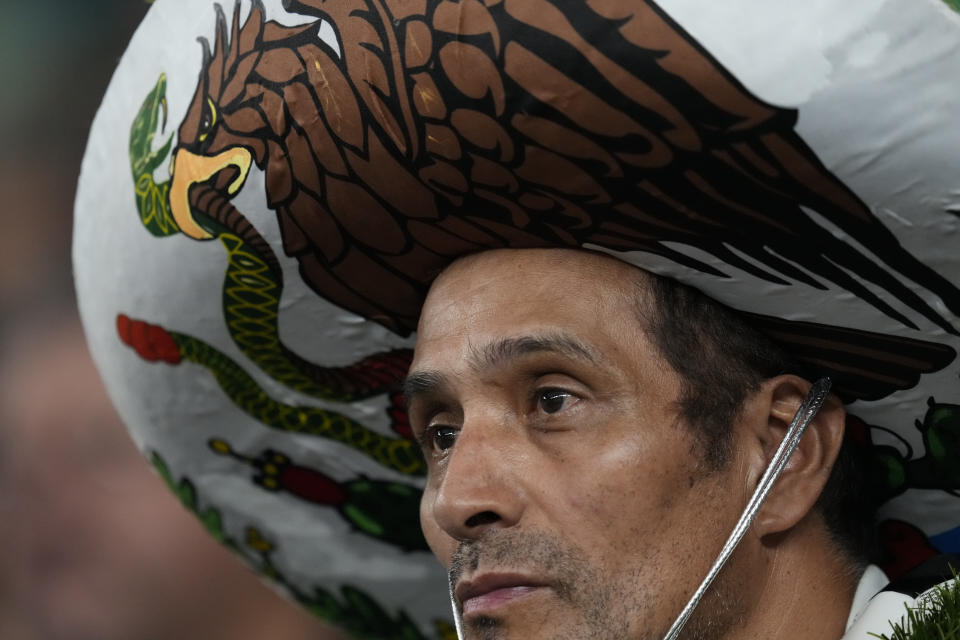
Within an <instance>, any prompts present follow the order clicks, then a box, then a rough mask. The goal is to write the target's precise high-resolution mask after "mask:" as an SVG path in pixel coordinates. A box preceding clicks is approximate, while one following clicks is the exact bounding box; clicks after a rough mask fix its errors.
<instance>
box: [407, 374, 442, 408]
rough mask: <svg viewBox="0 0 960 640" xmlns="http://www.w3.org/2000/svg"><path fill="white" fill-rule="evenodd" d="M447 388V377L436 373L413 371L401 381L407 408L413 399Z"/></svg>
mask: <svg viewBox="0 0 960 640" xmlns="http://www.w3.org/2000/svg"><path fill="white" fill-rule="evenodd" d="M447 386H449V384H448V382H447V377H446V376H445V375H443V374H442V373H439V372H437V371H414V372H413V373H411V374H409V375H408V376H407V377H406V378H404V380H403V399H404V402H405V403H406V406H407V407H408V408H409V407H410V404H411V403H412V402H413V400H414V398H417V397H419V396H425V395H430V394H436V393H437V392H439V391H441V390H443V389H445V388H446V387H447Z"/></svg>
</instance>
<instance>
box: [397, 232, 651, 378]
mask: <svg viewBox="0 0 960 640" xmlns="http://www.w3.org/2000/svg"><path fill="white" fill-rule="evenodd" d="M647 277H648V276H647V274H646V273H645V272H643V271H641V270H640V269H638V268H636V267H633V266H631V265H628V264H626V263H623V262H621V261H619V260H616V259H614V258H611V257H609V256H606V255H603V254H597V253H593V252H588V251H577V250H568V249H522V250H521V249H517V250H493V251H488V252H484V253H481V254H475V255H472V256H469V257H466V258H463V259H461V260H459V261H457V262H456V263H454V264H453V265H451V266H450V267H449V268H448V269H447V270H446V271H445V272H444V273H443V274H442V275H441V276H440V277H439V278H438V279H437V281H436V282H435V283H434V286H433V287H432V288H431V290H430V292H429V295H428V296H427V300H426V302H425V304H424V307H423V313H422V314H421V318H420V326H419V329H418V333H417V345H416V349H415V356H414V364H427V365H428V366H435V365H437V364H439V362H437V361H436V359H437V358H442V359H446V360H449V359H451V358H455V359H459V360H460V362H459V366H467V365H469V364H470V363H471V362H474V363H476V362H483V361H486V362H490V361H492V360H494V359H496V358H495V356H497V354H501V355H503V354H507V355H517V354H518V353H521V352H523V353H531V352H533V351H537V350H539V351H546V350H552V351H555V352H557V353H565V354H566V355H570V356H580V357H583V358H584V359H592V360H594V361H597V360H599V359H601V357H600V356H601V355H602V354H604V353H605V352H606V351H607V350H609V349H610V348H611V347H613V348H616V347H617V345H615V344H612V343H613V342H617V338H622V337H623V336H625V335H634V336H635V335H636V334H637V333H638V332H637V329H638V326H637V316H638V311H637V309H638V293H639V292H640V291H641V290H642V286H643V285H642V284H641V283H643V282H645V281H646V278H647ZM624 326H627V327H628V328H627V329H626V333H625V332H624V331H618V329H619V328H620V327H624ZM547 347H549V349H548V348H547ZM425 360H426V361H429V362H424V361H425ZM450 364H451V363H450V362H447V363H446V365H444V366H447V365H450Z"/></svg>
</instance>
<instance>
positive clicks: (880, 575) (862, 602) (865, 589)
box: [843, 565, 915, 640]
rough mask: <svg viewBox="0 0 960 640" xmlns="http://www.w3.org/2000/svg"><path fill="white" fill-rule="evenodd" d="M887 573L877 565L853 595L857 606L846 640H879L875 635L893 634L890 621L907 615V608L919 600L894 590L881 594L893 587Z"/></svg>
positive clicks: (861, 581)
mask: <svg viewBox="0 0 960 640" xmlns="http://www.w3.org/2000/svg"><path fill="white" fill-rule="evenodd" d="M889 582H890V581H889V580H888V579H887V576H886V574H885V573H884V572H883V571H882V570H881V569H880V567H877V566H875V565H870V566H868V567H867V569H866V571H864V572H863V577H861V578H860V583H859V584H858V585H857V590H856V592H855V593H854V595H853V605H852V606H851V607H850V616H849V617H848V618H847V629H846V633H845V634H844V636H843V640H876V636H874V635H871V633H889V632H890V631H891V627H890V621H891V620H892V621H898V620H900V618H901V617H902V616H903V615H904V613H905V610H904V605H913V604H914V602H915V600H914V599H913V598H911V597H910V596H908V595H904V594H902V593H896V592H894V591H881V589H883V588H884V587H886V586H887V585H888V584H889Z"/></svg>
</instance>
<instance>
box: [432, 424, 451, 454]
mask: <svg viewBox="0 0 960 640" xmlns="http://www.w3.org/2000/svg"><path fill="white" fill-rule="evenodd" d="M456 441H457V430H456V429H455V428H454V427H431V428H430V445H431V446H432V447H433V448H434V449H436V450H437V451H446V450H447V449H449V448H450V447H452V446H453V443H454V442H456Z"/></svg>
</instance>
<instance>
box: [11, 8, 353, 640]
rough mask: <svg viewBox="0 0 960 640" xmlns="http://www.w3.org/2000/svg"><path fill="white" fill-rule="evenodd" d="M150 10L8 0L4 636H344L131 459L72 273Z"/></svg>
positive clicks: (274, 639) (242, 639)
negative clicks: (96, 161)
mask: <svg viewBox="0 0 960 640" xmlns="http://www.w3.org/2000/svg"><path fill="white" fill-rule="evenodd" d="M148 9H149V4H148V3H146V2H144V0H113V1H106V0H81V1H76V2H70V1H66V0H57V1H24V0H21V1H19V2H13V1H12V0H0V65H2V75H0V83H2V86H0V134H2V135H0V141H2V142H0V224H2V232H0V545H3V546H4V548H3V550H2V552H0V639H3V640H54V639H64V640H139V639H147V640H153V639H156V640H162V639H166V638H177V639H178V640H192V639H200V638H204V639H219V638H224V639H227V638H229V639H231V640H247V639H250V640H252V639H254V638H258V639H262V638H270V639H271V640H301V639H306V638H311V639H314V640H317V639H332V638H341V637H342V636H341V635H339V634H336V633H334V632H331V631H330V630H329V629H328V628H327V627H325V626H324V625H322V624H321V623H319V622H318V621H316V620H314V619H312V618H310V616H309V615H308V614H307V613H305V612H303V611H301V610H300V609H298V608H296V607H295V606H294V605H292V604H289V603H288V602H286V601H284V600H282V599H280V598H279V597H277V596H276V595H275V594H273V593H272V592H271V591H270V590H269V589H268V588H266V587H265V586H263V585H262V584H261V583H260V582H259V581H258V580H257V578H256V577H254V575H253V574H252V573H250V572H249V571H247V570H246V569H244V568H243V567H241V566H240V564H239V563H238V562H236V561H235V560H234V559H233V558H232V557H231V556H229V554H228V553H227V552H226V551H225V550H223V549H221V548H220V547H219V546H217V545H216V543H214V542H213V541H212V540H210V539H208V538H207V536H206V534H205V533H203V531H202V529H201V528H200V526H199V525H198V524H197V523H195V522H194V521H193V519H192V517H191V516H190V515H188V514H187V513H186V511H184V510H183V509H182V508H181V507H180V506H179V504H178V503H176V502H175V500H174V498H173V497H172V495H169V494H168V493H167V491H166V489H165V488H164V487H163V485H162V483H161V482H160V480H159V479H158V478H156V477H155V476H154V475H153V474H152V472H151V471H150V470H149V467H148V466H147V464H146V463H145V461H144V460H143V459H142V458H141V456H140V454H139V453H138V452H137V451H136V450H135V449H134V446H133V444H132V443H131V441H130V439H129V437H128V436H127V434H126V431H125V429H124V428H123V426H122V425H121V424H120V422H119V420H118V418H117V416H116V414H115V413H114V411H113V409H112V408H111V406H110V404H109V402H108V400H107V398H106V395H105V392H104V389H103V385H102V384H101V382H100V379H99V376H98V375H97V373H96V371H95V369H94V367H93V363H92V362H91V360H90V355H89V352H88V351H87V348H86V346H85V344H84V342H83V335H82V331H81V329H80V325H79V318H78V315H77V311H76V303H75V299H74V294H73V284H72V273H71V263H70V237H71V231H72V208H73V197H74V192H75V190H76V181H77V174H78V172H79V167H80V160H81V158H82V155H83V148H84V145H85V143H86V138H87V133H88V128H89V124H90V122H91V121H92V119H93V115H94V113H95V112H96V109H97V106H98V104H99V102H100V99H101V97H102V96H103V93H104V91H105V89H106V87H107V83H108V82H109V80H110V75H111V74H112V72H113V67H114V65H115V64H116V61H117V60H118V58H119V56H120V55H121V53H122V52H123V50H124V48H125V46H126V43H127V41H128V40H129V38H130V36H131V34H132V33H133V31H134V29H135V28H136V25H137V24H138V23H139V21H140V19H141V18H142V17H143V15H144V14H145V13H146V11H147V10H148Z"/></svg>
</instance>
